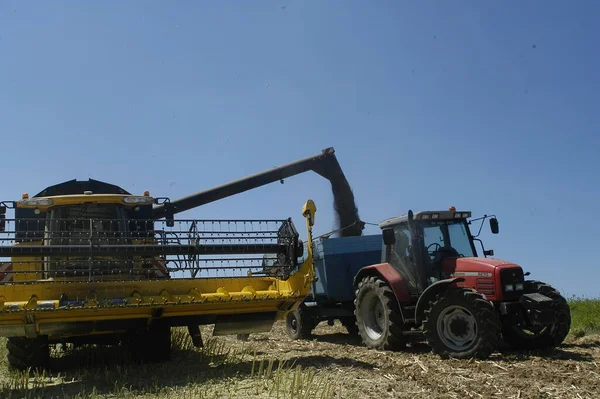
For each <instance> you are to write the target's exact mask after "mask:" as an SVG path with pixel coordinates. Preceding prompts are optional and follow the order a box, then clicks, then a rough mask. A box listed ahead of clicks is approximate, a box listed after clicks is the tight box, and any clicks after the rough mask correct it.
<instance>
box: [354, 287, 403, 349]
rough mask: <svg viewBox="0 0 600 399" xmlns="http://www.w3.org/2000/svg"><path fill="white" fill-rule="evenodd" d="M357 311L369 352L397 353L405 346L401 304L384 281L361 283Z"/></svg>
mask: <svg viewBox="0 0 600 399" xmlns="http://www.w3.org/2000/svg"><path fill="white" fill-rule="evenodd" d="M354 308H355V310H354V315H355V316H356V325H357V327H358V333H359V334H360V337H361V338H362V342H363V343H364V344H365V345H366V346H367V347H368V348H371V349H382V350H397V349H402V348H404V347H405V346H406V339H405V337H404V335H403V334H402V332H403V326H404V323H403V320H402V315H401V314H400V309H399V308H398V301H397V300H396V297H395V295H394V292H393V291H392V290H391V288H390V287H389V286H388V285H387V284H386V283H385V281H383V280H382V279H381V278H379V277H375V276H369V277H365V278H363V279H362V280H361V281H360V282H359V283H358V287H357V289H356V299H355V300H354Z"/></svg>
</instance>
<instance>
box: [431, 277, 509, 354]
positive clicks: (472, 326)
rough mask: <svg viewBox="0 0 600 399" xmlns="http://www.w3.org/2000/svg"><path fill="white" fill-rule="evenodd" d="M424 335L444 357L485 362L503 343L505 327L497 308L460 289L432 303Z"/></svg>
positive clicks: (479, 295)
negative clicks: (502, 332) (501, 337)
mask: <svg viewBox="0 0 600 399" xmlns="http://www.w3.org/2000/svg"><path fill="white" fill-rule="evenodd" d="M423 332H424V334H425V337H426V338H427V342H428V344H429V346H430V347H431V348H432V350H433V352H434V353H436V354H437V355H439V356H440V357H441V358H449V357H453V358H457V359H464V358H473V357H474V358H477V359H485V358H487V357H489V356H490V354H491V353H492V352H493V351H494V350H495V349H496V347H497V345H498V343H499V341H500V336H501V324H500V318H499V317H498V314H497V313H496V311H495V310H494V306H493V305H492V303H491V302H489V301H487V300H486V299H485V297H484V296H483V295H481V294H479V293H478V292H476V291H474V290H471V289H467V288H458V289H449V290H447V291H444V292H441V293H439V294H437V296H436V298H435V300H434V301H430V302H429V309H427V310H426V311H425V320H424V321H423Z"/></svg>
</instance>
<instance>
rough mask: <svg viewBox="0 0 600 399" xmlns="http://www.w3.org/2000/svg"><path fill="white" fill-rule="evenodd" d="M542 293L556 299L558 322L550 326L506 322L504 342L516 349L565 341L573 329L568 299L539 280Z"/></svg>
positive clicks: (552, 346) (547, 346)
mask: <svg viewBox="0 0 600 399" xmlns="http://www.w3.org/2000/svg"><path fill="white" fill-rule="evenodd" d="M536 292H539V293H540V294H542V295H545V296H547V297H549V298H552V299H554V300H555V301H556V305H555V306H556V307H555V309H556V311H557V312H558V317H557V319H558V320H557V322H556V323H554V324H552V325H550V326H541V327H531V326H525V325H520V324H510V323H509V322H506V323H505V324H504V326H503V328H502V338H503V339H504V342H506V343H507V344H508V345H510V346H511V347H513V348H515V349H525V350H531V349H549V348H554V347H557V346H559V345H560V344H562V343H563V341H564V340H565V338H566V337H567V335H568V334H569V330H570V329H571V310H570V308H569V305H568V303H567V300H566V299H565V298H564V297H563V296H562V295H560V293H559V292H558V291H557V290H555V289H554V288H552V287H551V286H549V285H548V284H544V283H541V282H537V290H536Z"/></svg>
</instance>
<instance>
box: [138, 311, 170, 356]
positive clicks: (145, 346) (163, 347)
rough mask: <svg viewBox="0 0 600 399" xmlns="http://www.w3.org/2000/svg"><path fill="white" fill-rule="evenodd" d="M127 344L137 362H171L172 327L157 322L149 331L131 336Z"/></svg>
mask: <svg viewBox="0 0 600 399" xmlns="http://www.w3.org/2000/svg"><path fill="white" fill-rule="evenodd" d="M127 344H128V346H129V350H130V352H131V355H132V357H133V359H134V360H135V361H139V362H142V363H157V362H165V361H167V360H170V359H171V326H170V325H169V324H168V323H166V322H163V321H155V322H154V323H152V324H151V326H150V328H149V329H148V330H145V331H142V332H138V333H133V334H130V336H129V339H128V342H127Z"/></svg>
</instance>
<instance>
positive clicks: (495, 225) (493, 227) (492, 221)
mask: <svg viewBox="0 0 600 399" xmlns="http://www.w3.org/2000/svg"><path fill="white" fill-rule="evenodd" d="M490 230H492V234H498V232H499V231H500V230H499V229H498V219H496V218H491V219H490Z"/></svg>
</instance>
